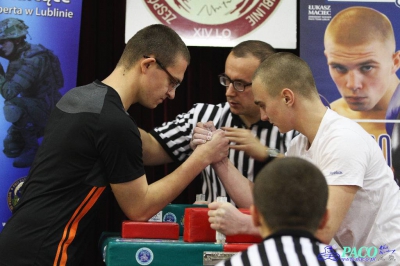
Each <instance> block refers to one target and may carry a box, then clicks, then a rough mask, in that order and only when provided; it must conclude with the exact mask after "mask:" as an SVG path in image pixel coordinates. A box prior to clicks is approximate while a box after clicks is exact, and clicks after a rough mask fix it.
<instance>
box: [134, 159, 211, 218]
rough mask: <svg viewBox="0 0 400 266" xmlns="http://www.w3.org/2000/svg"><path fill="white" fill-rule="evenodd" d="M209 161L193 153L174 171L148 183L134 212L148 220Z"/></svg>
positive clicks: (177, 193) (174, 196)
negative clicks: (143, 197)
mask: <svg viewBox="0 0 400 266" xmlns="http://www.w3.org/2000/svg"><path fill="white" fill-rule="evenodd" d="M210 163H211V162H209V161H207V159H205V158H203V157H202V156H201V155H200V156H199V155H198V154H197V153H195V152H194V153H193V154H192V155H191V156H190V157H189V158H188V159H187V160H186V161H185V162H184V163H183V164H181V165H180V166H179V167H178V168H177V169H176V170H175V171H174V172H172V173H170V174H169V175H167V176H165V177H164V178H161V179H159V180H158V181H156V182H154V183H152V184H150V185H149V186H148V190H147V193H146V196H145V200H143V201H142V204H140V206H137V208H139V209H138V210H136V211H133V212H134V213H142V218H141V220H148V219H149V218H151V217H152V216H153V215H154V214H156V213H157V212H158V211H160V210H161V209H162V208H164V207H165V206H166V205H167V204H169V203H171V202H172V201H173V200H174V199H175V198H176V197H177V196H179V194H180V193H182V191H183V190H184V189H185V188H186V187H187V186H188V185H189V184H190V183H191V182H192V181H193V180H194V178H195V177H196V176H197V175H198V174H200V172H201V171H202V170H203V169H204V168H205V167H206V166H207V165H209V164H210Z"/></svg>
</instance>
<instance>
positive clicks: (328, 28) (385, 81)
mask: <svg viewBox="0 0 400 266" xmlns="http://www.w3.org/2000/svg"><path fill="white" fill-rule="evenodd" d="M299 30H300V56H301V57H302V58H303V59H304V60H306V61H307V63H308V64H309V65H310V67H311V70H312V72H313V74H314V77H315V81H316V85H317V88H318V91H319V93H320V95H321V96H322V98H323V99H325V100H326V102H327V103H329V105H330V107H331V108H332V109H333V110H335V111H336V112H338V113H339V114H341V115H343V116H346V117H349V118H351V119H353V120H355V121H356V122H358V123H359V124H360V125H361V126H362V127H363V128H364V129H365V130H366V131H367V132H368V133H370V134H371V136H372V137H373V138H375V139H376V141H377V143H378V144H379V146H380V147H381V149H382V152H383V155H384V156H385V158H386V161H387V163H388V165H389V166H391V167H392V169H393V170H394V175H395V178H396V181H397V182H398V184H399V185H400V182H399V181H400V165H399V164H400V143H399V142H400V80H399V77H398V76H399V73H400V71H399V70H398V69H399V68H400V0H384V1H375V0H366V1H362V0H356V1H354V0H353V1H347V0H340V1H336V0H328V1H327V0H300V28H299Z"/></svg>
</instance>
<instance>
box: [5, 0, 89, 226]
mask: <svg viewBox="0 0 400 266" xmlns="http://www.w3.org/2000/svg"><path fill="white" fill-rule="evenodd" d="M81 6H82V1H80V0H74V1H72V0H63V1H51V0H46V1H38V0H37V1H13V0H4V1H2V2H1V4H0V105H1V108H0V148H1V149H0V231H1V230H2V228H3V226H4V224H5V223H6V221H7V220H8V218H9V217H10V216H11V211H12V209H13V207H14V206H15V204H16V203H17V201H18V198H19V196H20V195H19V189H20V188H21V186H22V185H23V182H24V180H25V177H26V175H27V174H28V171H29V169H30V167H31V165H32V162H33V159H34V157H35V154H36V151H37V149H38V147H39V145H40V142H41V140H42V136H43V133H44V128H45V126H46V122H47V119H48V116H49V114H50V112H51V111H52V109H53V108H54V106H55V104H56V103H57V101H58V100H59V99H60V98H61V96H62V95H63V94H64V93H65V92H66V90H67V89H69V88H73V87H75V86H76V77H77V67H78V49H79V34H80V31H79V29H80V21H81Z"/></svg>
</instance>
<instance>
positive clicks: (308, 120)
mask: <svg viewBox="0 0 400 266" xmlns="http://www.w3.org/2000/svg"><path fill="white" fill-rule="evenodd" d="M253 93H254V100H255V103H256V104H257V105H258V106H259V107H260V111H261V119H262V120H268V121H270V122H271V123H273V124H274V125H275V126H277V127H278V128H279V131H280V132H281V133H284V132H288V131H290V130H296V131H298V132H300V134H299V135H298V136H297V137H295V138H294V139H293V140H292V142H291V144H290V146H289V148H288V151H287V155H288V156H298V157H302V158H306V159H308V160H309V161H311V162H313V163H314V164H316V165H317V166H318V167H319V168H320V169H321V171H322V172H323V173H324V175H325V177H326V180H327V183H328V185H329V200H328V210H329V213H330V215H329V218H328V223H327V226H326V227H325V228H324V229H322V230H319V231H318V232H317V233H316V236H317V238H319V239H320V240H322V241H323V242H325V243H329V242H330V241H331V240H332V238H335V240H336V241H337V243H338V244H339V245H341V247H342V248H343V249H344V250H349V249H351V250H352V251H353V252H354V250H355V252H357V253H358V252H360V253H358V254H360V255H363V256H365V255H366V251H367V249H368V248H370V247H371V249H370V251H372V250H379V252H378V254H376V255H375V258H376V261H375V262H373V264H374V265H399V264H400V237H399V236H400V191H399V188H398V186H397V185H396V184H395V181H394V177H393V172H392V170H391V169H390V168H389V167H388V166H387V164H386V161H385V159H384V157H383V155H382V152H381V151H380V148H379V146H378V145H377V144H376V142H375V141H374V140H373V138H372V137H371V136H370V135H369V134H368V133H367V132H366V131H365V130H363V129H362V128H361V126H359V125H358V124H357V123H355V122H353V121H351V120H350V119H348V118H345V117H342V116H340V115H338V114H337V113H335V112H334V111H332V110H330V109H327V108H326V107H325V106H324V105H323V103H322V102H321V100H320V98H319V95H318V91H317V88H316V86H315V82H314V78H313V76H312V73H311V70H310V69H309V67H308V65H307V64H306V63H305V62H304V61H303V60H302V59H300V58H299V57H297V56H296V55H294V54H291V53H278V54H275V55H272V56H271V57H269V58H268V59H267V60H265V61H264V62H263V63H262V64H261V65H260V67H259V68H258V69H257V70H256V72H255V74H254V76H253ZM201 130H203V129H200V128H196V133H201V132H200V131H201ZM196 136H200V135H199V134H196ZM198 143H200V142H199V141H198ZM213 167H214V169H215V170H216V171H217V173H218V175H219V176H220V178H221V181H222V183H223V184H224V186H225V188H227V191H228V193H229V194H230V195H231V196H232V198H233V200H234V201H235V202H236V203H239V204H240V203H242V202H247V201H248V200H249V197H251V188H252V185H253V184H252V183H250V182H249V181H248V180H245V179H244V178H243V177H241V176H240V174H238V172H237V171H236V169H235V168H234V166H233V165H232V164H230V163H229V161H228V160H223V161H221V162H220V163H217V164H213ZM277 204H283V203H277ZM228 206H229V205H227V204H225V205H221V204H219V203H212V204H210V208H211V209H212V210H211V211H210V212H209V215H210V218H209V221H210V222H211V227H212V228H214V229H216V230H219V231H221V232H223V233H226V234H235V233H244V232H243V231H244V230H245V231H246V232H254V230H253V229H254V228H253V229H251V226H250V224H251V222H248V223H244V222H243V221H244V219H243V215H242V216H240V214H238V212H233V211H232V208H230V206H229V207H228ZM249 220H250V219H249ZM232 221H242V223H243V224H246V225H243V224H242V225H241V226H240V228H241V229H239V226H238V223H236V222H235V223H234V222H232ZM358 254H357V255H358ZM370 255H373V253H372V252H370ZM366 264H367V265H368V264H369V263H368V262H366Z"/></svg>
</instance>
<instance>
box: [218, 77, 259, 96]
mask: <svg viewBox="0 0 400 266" xmlns="http://www.w3.org/2000/svg"><path fill="white" fill-rule="evenodd" d="M218 77H219V83H221V85H222V86H225V87H229V85H230V84H231V83H232V84H233V88H234V89H235V90H237V91H240V92H242V91H244V89H245V88H246V87H247V86H250V85H251V84H252V83H251V82H250V83H246V82H243V81H240V80H231V79H230V78H229V77H228V76H227V75H225V74H220V75H218Z"/></svg>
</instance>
